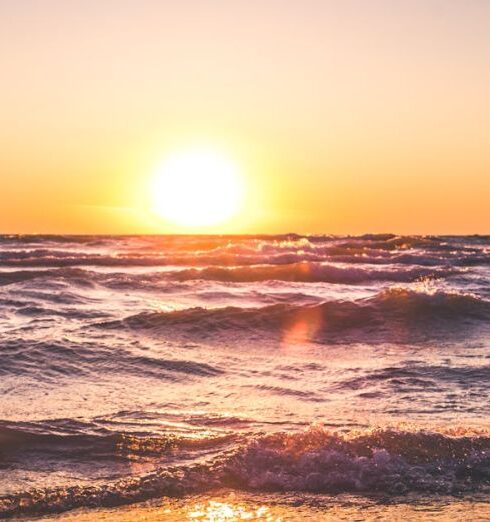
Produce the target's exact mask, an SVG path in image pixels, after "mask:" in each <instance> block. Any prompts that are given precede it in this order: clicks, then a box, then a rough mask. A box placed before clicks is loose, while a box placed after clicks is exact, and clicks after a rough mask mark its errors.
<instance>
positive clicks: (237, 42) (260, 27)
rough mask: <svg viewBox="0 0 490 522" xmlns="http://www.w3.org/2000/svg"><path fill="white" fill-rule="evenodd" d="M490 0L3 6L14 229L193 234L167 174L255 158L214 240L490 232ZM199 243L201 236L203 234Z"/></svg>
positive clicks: (245, 163) (0, 23)
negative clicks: (167, 206)
mask: <svg viewBox="0 0 490 522" xmlns="http://www.w3.org/2000/svg"><path fill="white" fill-rule="evenodd" d="M489 21H490V2H486V1H484V0H481V1H477V0H472V1H467V2H459V1H450V0H415V1H410V2H405V1H404V2H401V1H400V2H396V1H394V0H391V1H388V0H386V1H377V0H373V1H369V2H367V1H364V0H358V1H351V0H343V1H328V0H301V1H299V0H297V1H296V0H260V1H259V0H228V1H226V2H225V1H222V0H180V1H178V2H170V1H168V2H167V1H163V0H162V1H149V0H139V1H129V0H98V1H93V0H84V1H74V0H73V1H71V0H68V1H66V0H58V1H54V0H42V1H41V0H24V1H18V2H1V3H0V71H1V81H0V100H1V111H0V151H1V153H0V176H1V192H0V232H3V233H15V232H19V233H20V232H27V233H29V232H43V233H44V232H52V233H58V232H60V233H67V232H72V233H96V232H100V233H126V232H127V233H133V232H164V233H165V232H175V231H182V230H180V229H178V228H177V227H176V226H175V225H174V224H172V223H167V222H165V221H163V220H162V219H157V218H156V217H155V216H154V215H152V214H151V212H149V197H148V191H149V184H150V178H151V175H152V172H153V171H154V169H155V165H157V164H158V163H160V162H161V161H162V160H164V159H165V157H166V156H167V155H168V154H171V153H172V151H174V150H176V149H179V148H182V147H186V146H192V145H193V144H195V143H199V144H202V143H204V144H209V146H210V147H213V148H217V149H219V150H222V151H223V152H224V153H225V154H226V155H228V156H231V157H233V158H234V160H235V161H236V162H237V164H239V166H240V169H241V171H242V172H243V175H244V177H245V178H246V183H247V186H248V190H247V193H246V201H245V204H244V205H243V209H242V211H241V212H240V214H239V215H237V216H236V218H235V219H233V220H231V221H230V222H228V223H224V224H222V225H220V226H217V227H213V228H210V229H203V230H201V231H203V232H286V231H296V232H325V233H363V232H380V231H392V232H398V233H490V204H489V202H490V94H489V93H490V31H489V30H488V27H489ZM188 231H192V230H188Z"/></svg>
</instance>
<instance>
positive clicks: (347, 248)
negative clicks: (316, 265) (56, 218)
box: [0, 235, 490, 268]
mask: <svg viewBox="0 0 490 522" xmlns="http://www.w3.org/2000/svg"><path fill="white" fill-rule="evenodd" d="M2 247H3V248H2ZM333 261H345V262H349V263H356V264H358V263H364V264H413V265H421V266H438V265H440V266H451V265H453V266H460V265H461V266H472V265H478V264H488V263H489V262H490V254H489V252H488V239H487V238H484V237H480V238H474V237H460V238H458V237H435V236H427V237H423V236H393V235H377V236H361V237H343V238H342V237H333V236H297V235H286V236H195V237H193V236H172V237H170V236H20V237H18V236H15V237H6V236H0V266H5V267H45V268H50V267H51V268H55V267H76V266H107V267H111V266H112V267H116V266H120V267H126V266H127V267H130V266H135V267H137V266H171V265H176V266H185V265H189V266H201V267H203V266H204V267H205V266H241V265H243V266H250V265H260V264H270V265H283V264H291V263H300V262H333Z"/></svg>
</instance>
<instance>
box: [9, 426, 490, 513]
mask: <svg viewBox="0 0 490 522" xmlns="http://www.w3.org/2000/svg"><path fill="white" fill-rule="evenodd" d="M207 442H208V444H210V445H211V444H213V443H214V444H217V445H219V444H222V442H223V441H222V440H221V441H219V440H218V441H211V440H209V441H207ZM140 444H142V445H143V446H144V442H143V443H140ZM167 449H168V448H167V446H163V447H162V448H161V451H167ZM120 451H121V452H124V451H125V449H124V447H123V448H121V449H120ZM127 451H128V453H129V454H130V453H131V451H132V449H131V446H128V448H127ZM157 451H158V450H157ZM489 487H490V437H489V436H488V434H486V433H480V434H479V433H471V432H467V433H465V432H464V430H462V433H460V432H458V431H457V430H455V433H452V434H448V433H438V432H434V431H432V432H431V431H406V430H402V429H396V428H392V429H383V430H374V431H368V432H357V433H356V432H350V433H347V434H342V433H339V432H331V431H328V430H325V429H323V428H320V427H313V428H311V429H309V430H307V431H306V432H301V433H293V434H291V433H289V434H288V433H283V432H279V433H274V434H271V435H263V436H256V437H251V438H250V439H248V440H247V441H245V442H243V443H238V444H235V446H234V447H233V448H231V449H230V448H229V449H226V450H224V451H222V452H221V453H220V454H219V455H218V456H214V457H212V458H211V459H208V460H207V461H204V462H201V463H199V464H187V465H175V466H168V467H160V468H158V469H156V470H155V471H153V472H150V473H147V474H145V475H142V476H131V477H127V478H123V479H120V480H117V481H114V482H110V483H106V484H103V485H98V486H89V487H87V486H73V487H62V488H55V489H44V490H40V489H37V490H33V491H25V492H20V493H17V494H12V495H8V496H4V497H0V516H2V517H4V518H7V517H13V516H22V515H23V516H25V515H32V514H45V513H53V512H62V511H66V510H68V509H73V508H77V507H102V506H117V505H122V504H128V503H133V502H138V501H143V500H147V499H150V498H157V497H161V496H183V495H188V494H192V493H198V492H205V491H211V490H213V489H218V488H233V489H240V490H252V491H260V492H264V491H280V492H286V491H287V492H316V493H325V494H336V493H341V492H348V493H356V494H363V495H369V494H379V493H382V494H387V495H404V494H408V493H411V492H423V493H424V494H431V493H432V494H444V495H447V494H460V493H468V492H472V493H475V492H488V490H489Z"/></svg>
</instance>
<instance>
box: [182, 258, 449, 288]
mask: <svg viewBox="0 0 490 522" xmlns="http://www.w3.org/2000/svg"><path fill="white" fill-rule="evenodd" d="M457 273H459V272H458V271H456V270H454V269H451V268H449V269H440V270H430V269H429V270H428V269H425V268H413V269H404V270H376V269H367V268H352V267H345V268H344V267H339V266H334V265H325V264H322V263H307V262H302V263H293V264H289V265H284V266H254V267H237V268H215V267H212V268H203V269H197V268H189V269H184V270H180V271H177V272H174V273H172V278H173V279H176V280H178V281H189V280H194V279H203V280H212V281H224V282H237V283H245V282H259V281H270V280H275V281H294V282H304V283H313V282H319V283H321V282H323V283H345V284H356V283H365V282H368V281H392V282H413V281H417V280H419V279H422V278H431V279H434V278H442V277H448V276H450V275H454V274H457Z"/></svg>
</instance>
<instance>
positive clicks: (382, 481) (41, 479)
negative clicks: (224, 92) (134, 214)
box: [0, 235, 490, 517]
mask: <svg viewBox="0 0 490 522" xmlns="http://www.w3.org/2000/svg"><path fill="white" fill-rule="evenodd" d="M0 267H1V270H0V328H1V332H2V336H1V339H0V354H1V357H0V374H1V380H0V387H1V393H2V400H1V402H0V419H1V421H0V469H1V472H0V493H1V495H2V496H1V498H0V516H4V517H7V516H17V515H32V514H36V515H43V514H47V513H50V512H56V511H63V510H67V509H71V508H76V507H97V506H99V507H103V506H113V505H119V504H129V503H132V502H137V501H141V500H147V499H154V498H159V497H162V496H177V497H182V496H185V495H202V494H205V493H207V492H212V491H216V490H220V489H222V488H227V490H234V491H236V492H237V493H238V492H241V493H243V492H247V494H252V495H253V494H257V495H263V494H264V493H265V492H287V494H288V498H289V499H291V498H296V501H297V503H301V499H302V498H304V495H305V494H315V495H320V496H324V497H325V498H327V497H328V498H331V496H332V495H336V494H355V495H359V496H361V497H365V498H368V497H369V498H371V497H372V496H373V495H378V496H379V495H381V496H382V497H383V498H387V499H390V498H392V499H394V498H400V497H406V498H408V497H407V496H410V495H429V496H431V495H432V496H434V495H435V496H437V495H440V496H445V497H447V496H448V495H455V494H457V495H460V496H462V498H463V499H470V498H473V497H475V496H478V497H479V498H481V496H482V495H483V496H486V495H487V494H488V492H489V490H490V488H489V486H490V429H489V428H490V426H489V423H488V418H489V417H488V415H489V412H490V404H489V401H488V396H489V392H490V359H489V357H490V352H489V344H490V238H489V237H477V236H472V237H411V236H410V237H401V236H392V235H371V236H363V237H330V236H308V237H304V236H296V235H288V236H256V237H237V236H234V237H202V236H199V237H198V236H187V237H163V236H152V237H150V236H133V237H109V236H105V237H102V236H83V237H82V236H78V237H71V236H0Z"/></svg>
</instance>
